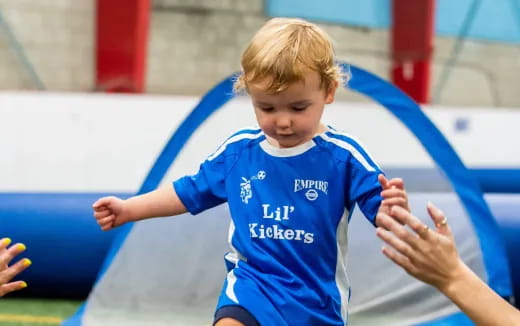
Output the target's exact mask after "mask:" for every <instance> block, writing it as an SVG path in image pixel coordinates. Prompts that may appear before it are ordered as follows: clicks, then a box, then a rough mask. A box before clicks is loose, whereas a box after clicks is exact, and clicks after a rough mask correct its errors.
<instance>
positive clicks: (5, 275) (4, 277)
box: [0, 258, 32, 284]
mask: <svg viewBox="0 0 520 326" xmlns="http://www.w3.org/2000/svg"><path fill="white" fill-rule="evenodd" d="M31 264H32V262H31V260H30V259H28V258H24V259H21V260H19V261H18V262H17V263H16V264H14V265H12V266H10V267H9V268H7V269H6V270H4V271H1V272H0V284H5V283H7V282H9V281H11V280H12V279H13V278H14V277H15V276H16V275H18V274H20V273H21V272H22V271H24V270H25V269H26V268H27V267H29V266H31Z"/></svg>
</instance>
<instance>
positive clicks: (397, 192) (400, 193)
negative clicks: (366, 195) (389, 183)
mask: <svg viewBox="0 0 520 326" xmlns="http://www.w3.org/2000/svg"><path fill="white" fill-rule="evenodd" d="M381 197H383V198H392V197H403V198H406V197H407V196H406V192H405V191H404V190H402V189H398V188H390V189H386V190H383V191H381Z"/></svg>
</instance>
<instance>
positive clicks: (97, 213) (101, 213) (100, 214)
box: [94, 209, 112, 220]
mask: <svg viewBox="0 0 520 326" xmlns="http://www.w3.org/2000/svg"><path fill="white" fill-rule="evenodd" d="M110 215H112V211H111V210H109V209H103V210H99V211H95V212H94V217H95V218H96V219H97V220H99V219H102V218H105V217H107V216H110Z"/></svg>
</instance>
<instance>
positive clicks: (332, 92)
mask: <svg viewBox="0 0 520 326" xmlns="http://www.w3.org/2000/svg"><path fill="white" fill-rule="evenodd" d="M337 89H338V82H337V81H334V82H333V83H332V84H331V85H330V87H329V89H328V90H327V93H326V94H325V104H330V103H332V102H334V97H335V96H336V90H337Z"/></svg>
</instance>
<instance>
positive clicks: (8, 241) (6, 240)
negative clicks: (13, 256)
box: [3, 238, 11, 247]
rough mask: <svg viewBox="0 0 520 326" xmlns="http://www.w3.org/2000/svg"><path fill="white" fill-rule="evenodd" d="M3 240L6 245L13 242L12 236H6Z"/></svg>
mask: <svg viewBox="0 0 520 326" xmlns="http://www.w3.org/2000/svg"><path fill="white" fill-rule="evenodd" d="M3 242H4V244H5V246H6V247H7V246H8V245H9V244H10V243H11V239H10V238H4V239H3Z"/></svg>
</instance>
